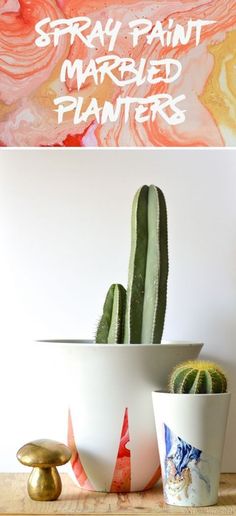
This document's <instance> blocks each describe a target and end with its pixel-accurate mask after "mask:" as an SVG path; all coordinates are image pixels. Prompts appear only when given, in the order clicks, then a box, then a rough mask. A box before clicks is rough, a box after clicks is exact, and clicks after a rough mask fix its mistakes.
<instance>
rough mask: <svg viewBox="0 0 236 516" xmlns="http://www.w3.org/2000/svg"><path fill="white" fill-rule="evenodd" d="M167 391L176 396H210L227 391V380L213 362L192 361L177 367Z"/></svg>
mask: <svg viewBox="0 0 236 516" xmlns="http://www.w3.org/2000/svg"><path fill="white" fill-rule="evenodd" d="M169 391H170V392H172V393H176V394H187V393H189V394H211V393H217V392H218V393H222V392H226V391H227V379H226V376H225V374H224V372H223V371H222V370H221V368H220V367H219V366H218V365H217V364H214V363H213V362H208V361H204V360H192V361H187V362H183V363H181V364H179V365H177V366H176V367H175V368H174V370H173V371H172V373H171V376H170V381H169Z"/></svg>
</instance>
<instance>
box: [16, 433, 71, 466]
mask: <svg viewBox="0 0 236 516" xmlns="http://www.w3.org/2000/svg"><path fill="white" fill-rule="evenodd" d="M16 456H17V459H18V460H19V461H20V462H21V463H22V464H24V465H25V466H32V467H33V468H35V467H40V468H50V467H53V466H62V465H63V464H66V462H68V460H70V458H71V451H70V449H69V448H68V446H66V445H65V444H62V443H59V442H57V441H52V440H51V439H38V440H37V441H32V442H30V443H27V444H25V445H24V446H22V448H20V449H19V450H18V452H17V455H16Z"/></svg>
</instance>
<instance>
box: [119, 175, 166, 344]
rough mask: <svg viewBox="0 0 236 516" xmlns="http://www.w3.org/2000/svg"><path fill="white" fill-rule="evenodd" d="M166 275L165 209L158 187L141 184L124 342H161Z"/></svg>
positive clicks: (134, 215)
mask: <svg viewBox="0 0 236 516" xmlns="http://www.w3.org/2000/svg"><path fill="white" fill-rule="evenodd" d="M167 277H168V246H167V211H166V204H165V198H164V195H163V193H162V191H161V190H160V189H159V188H158V187H156V186H154V185H151V186H149V187H148V186H146V185H144V186H143V187H142V188H140V189H139V190H138V191H137V193H136V195H135V197H134V201H133V207H132V235H131V254H130V262H129V278H128V289H127V302H126V315H125V337H124V342H125V343H136V344H140V343H144V344H152V343H159V342H161V338H162V333H163V326H164V318H165V310H166V293H167Z"/></svg>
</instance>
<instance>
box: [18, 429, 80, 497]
mask: <svg viewBox="0 0 236 516" xmlns="http://www.w3.org/2000/svg"><path fill="white" fill-rule="evenodd" d="M16 456H17V459H18V460H19V461H20V462H21V464H24V466H31V467H32V468H33V470H32V472H31V474H30V476H29V479H28V493H29V496H30V498H32V500H39V501H51V500H56V499H57V498H58V497H59V496H60V494H61V490H62V483H61V478H60V475H59V473H58V471H57V466H62V465H63V464H66V463H67V462H68V461H69V460H70V458H71V451H70V449H69V448H68V447H67V446H65V444H62V443H59V442H57V441H52V440H51V439H39V440H37V441H32V442H30V443H27V444H25V445H24V446H22V448H20V449H19V450H18V452H17V455H16Z"/></svg>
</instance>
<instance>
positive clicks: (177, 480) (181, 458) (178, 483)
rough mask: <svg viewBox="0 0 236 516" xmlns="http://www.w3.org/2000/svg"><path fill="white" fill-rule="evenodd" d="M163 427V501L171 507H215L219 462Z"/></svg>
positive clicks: (165, 426) (166, 427)
mask: <svg viewBox="0 0 236 516" xmlns="http://www.w3.org/2000/svg"><path fill="white" fill-rule="evenodd" d="M163 426H164V441H165V458H164V461H163V466H162V467H163V469H164V472H163V480H164V498H165V501H166V503H168V504H170V505H172V504H173V505H180V506H194V505H196V506H201V505H203V506H204V505H211V504H213V503H214V501H213V500H214V497H215V495H216V493H217V490H218V480H219V462H218V461H217V459H215V458H214V457H210V456H209V455H207V454H206V453H204V452H203V451H201V450H198V449H197V448H195V447H194V446H192V445H191V444H190V443H187V442H185V441H184V440H183V439H181V437H178V436H177V435H175V433H174V432H173V431H171V430H170V428H168V426H167V425H165V424H164V425H163Z"/></svg>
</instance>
